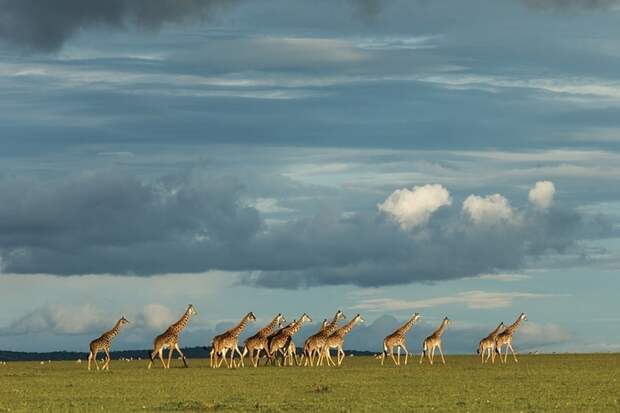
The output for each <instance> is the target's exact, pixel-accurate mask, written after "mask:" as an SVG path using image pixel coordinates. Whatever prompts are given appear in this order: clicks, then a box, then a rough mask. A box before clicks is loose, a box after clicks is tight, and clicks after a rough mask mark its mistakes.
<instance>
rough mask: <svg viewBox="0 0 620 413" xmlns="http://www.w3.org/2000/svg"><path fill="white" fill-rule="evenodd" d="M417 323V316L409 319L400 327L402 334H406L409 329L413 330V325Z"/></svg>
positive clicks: (399, 330)
mask: <svg viewBox="0 0 620 413" xmlns="http://www.w3.org/2000/svg"><path fill="white" fill-rule="evenodd" d="M414 324H415V316H413V317H411V319H410V320H409V321H407V322H406V323H405V324H403V326H402V327H401V328H399V329H398V332H399V333H400V334H405V333H406V332H407V331H409V330H411V327H413V325H414Z"/></svg>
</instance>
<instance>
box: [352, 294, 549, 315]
mask: <svg viewBox="0 0 620 413" xmlns="http://www.w3.org/2000/svg"><path fill="white" fill-rule="evenodd" d="M553 296H554V295H552V294H536V293H523V292H509V293H504V292H490V291H465V292H461V293H457V294H454V295H449V296H445V297H435V298H429V299H424V300H399V299H392V298H372V299H367V300H362V301H361V302H360V303H359V304H356V305H355V306H354V307H353V308H359V309H361V310H366V311H373V312H381V311H403V310H411V311H414V310H419V309H424V308H432V307H437V306H444V305H455V304H461V305H464V306H465V307H467V308H472V309H491V308H507V307H511V306H512V303H513V301H514V300H521V299H546V298H550V297H553Z"/></svg>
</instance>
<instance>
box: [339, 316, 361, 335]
mask: <svg viewBox="0 0 620 413" xmlns="http://www.w3.org/2000/svg"><path fill="white" fill-rule="evenodd" d="M355 323H357V317H355V318H354V319H352V320H351V321H349V322H348V323H346V324H345V325H343V326H342V327H340V328H339V329H338V332H339V333H340V334H341V335H343V336H344V335H347V334H349V333H350V332H351V330H352V329H353V326H354V325H355Z"/></svg>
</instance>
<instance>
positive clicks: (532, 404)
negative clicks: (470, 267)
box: [0, 354, 620, 412]
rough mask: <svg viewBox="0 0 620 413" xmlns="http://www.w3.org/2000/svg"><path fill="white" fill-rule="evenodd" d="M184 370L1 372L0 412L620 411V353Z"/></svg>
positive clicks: (122, 367)
mask: <svg viewBox="0 0 620 413" xmlns="http://www.w3.org/2000/svg"><path fill="white" fill-rule="evenodd" d="M173 363H179V364H180V362H178V361H177V360H175V361H173ZM189 363H190V368H189V369H184V368H180V367H179V364H175V368H171V369H170V370H167V371H164V370H163V369H161V367H159V366H157V368H155V369H152V370H150V371H148V370H147V369H146V364H147V362H146V361H144V360H142V361H131V362H124V361H117V360H114V361H112V364H111V370H110V371H109V372H96V371H92V372H88V371H86V365H85V363H82V364H78V363H76V362H74V361H71V362H69V361H67V362H52V363H50V364H48V363H45V364H43V365H41V364H40V363H39V362H13V363H9V364H7V365H3V366H0V412H5V411H11V412H20V411H23V412H26V411H27V412H35V411H84V412H94V411H113V412H120V411H153V412H174V411H186V412H194V411H196V412H203V411H207V412H208V411H222V412H283V411H297V412H300V411H317V412H377V411H378V412H387V411H406V412H411V411H421V412H426V411H436V412H449V411H463V412H465V411H469V412H480V411H505V412H521V411H523V412H539V411H561V412H569V411H573V412H584V411H604V412H609V411H620V354H588V355H537V356H522V357H521V358H520V360H519V363H518V364H514V362H512V361H510V362H509V364H508V365H499V364H497V363H496V364H495V365H485V366H481V365H480V364H479V359H477V358H475V357H473V356H449V357H448V358H447V363H448V364H447V366H445V367H444V366H442V365H440V364H439V365H437V364H435V365H433V366H429V365H428V364H424V365H422V366H420V365H419V364H418V363H417V359H416V360H414V362H413V363H410V364H409V365H408V366H406V367H401V368H395V367H394V366H393V365H392V364H387V363H386V366H384V367H381V366H380V365H379V362H378V361H377V360H375V359H374V358H372V357H347V358H346V360H345V362H344V365H343V367H341V368H326V367H324V368H301V367H286V368H278V367H263V368H258V369H253V368H247V367H246V368H245V369H236V370H227V369H225V368H222V369H219V370H212V369H210V368H209V367H208V360H202V359H193V360H189Z"/></svg>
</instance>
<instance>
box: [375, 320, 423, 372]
mask: <svg viewBox="0 0 620 413" xmlns="http://www.w3.org/2000/svg"><path fill="white" fill-rule="evenodd" d="M419 319H420V314H418V313H415V314H414V315H412V316H411V318H410V319H409V320H407V322H406V323H405V324H403V325H402V326H400V327H399V328H398V329H397V330H396V331H394V332H393V333H392V334H390V335H389V336H387V337H386V338H385V339H384V340H383V353H382V354H381V365H382V366H383V362H384V361H385V357H386V356H387V355H388V353H389V355H390V357H392V360H394V364H395V365H397V366H400V349H401V347H402V349H403V350H405V366H406V365H407V360H408V359H409V350H407V347H406V346H405V342H406V338H405V335H406V334H407V332H408V331H409V330H411V327H413V325H414V324H415V323H416V322H417V321H418V320H419ZM394 347H398V361H396V359H395V358H394Z"/></svg>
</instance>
